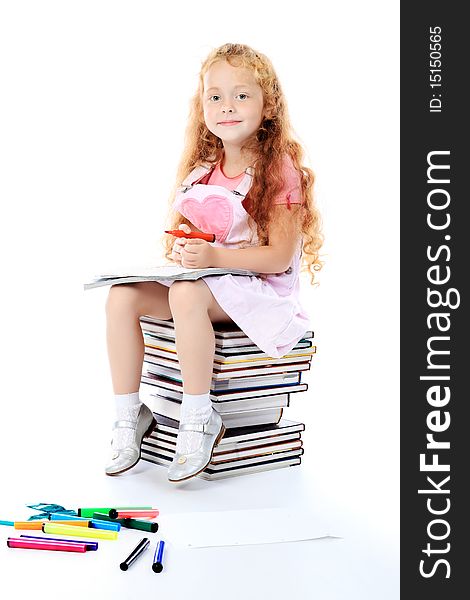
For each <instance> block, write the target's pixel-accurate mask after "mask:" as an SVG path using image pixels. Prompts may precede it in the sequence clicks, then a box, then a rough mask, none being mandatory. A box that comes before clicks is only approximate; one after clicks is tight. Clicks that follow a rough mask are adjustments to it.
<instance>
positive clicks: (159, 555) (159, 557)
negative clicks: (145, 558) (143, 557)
mask: <svg viewBox="0 0 470 600" xmlns="http://www.w3.org/2000/svg"><path fill="white" fill-rule="evenodd" d="M164 547H165V542H164V541H163V540H160V541H159V542H158V544H157V547H156V548H155V554H154V555H153V563H152V571H153V572H154V573H161V572H162V571H163V548H164Z"/></svg>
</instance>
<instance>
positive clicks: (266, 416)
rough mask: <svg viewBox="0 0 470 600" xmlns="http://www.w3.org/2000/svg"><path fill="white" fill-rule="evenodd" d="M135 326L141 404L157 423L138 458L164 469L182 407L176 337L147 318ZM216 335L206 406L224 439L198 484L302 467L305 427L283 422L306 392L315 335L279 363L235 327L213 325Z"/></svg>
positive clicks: (167, 324) (170, 455)
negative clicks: (139, 341) (141, 349)
mask: <svg viewBox="0 0 470 600" xmlns="http://www.w3.org/2000/svg"><path fill="white" fill-rule="evenodd" d="M140 323H141V327H142V331H143V334H144V340H145V357H144V368H143V371H142V380H141V387H140V392H141V398H142V400H143V401H144V402H146V404H147V405H148V406H149V407H151V408H152V410H153V412H154V415H155V418H156V420H157V427H156V429H155V430H154V432H153V433H152V435H151V436H150V437H149V438H147V439H145V440H144V441H143V443H142V458H143V459H144V460H147V461H150V462H153V463H155V464H159V465H168V464H169V463H170V462H171V460H172V458H173V456H174V454H175V448H176V437H177V433H178V425H179V416H180V406H181V401H182V399H183V383H182V377H181V370H180V365H179V362H178V356H177V353H176V343H175V330H174V325H173V322H172V321H163V320H160V319H154V318H152V317H147V316H145V317H142V318H141V319H140ZM214 332H215V344H216V348H215V355H214V366H213V375H212V384H211V390H210V398H211V401H212V405H213V407H214V409H215V410H217V412H218V413H219V414H220V416H221V417H222V421H223V423H224V425H225V427H226V432H225V435H224V437H223V438H222V440H221V442H220V443H219V444H218V446H217V447H216V448H215V450H214V454H213V456H212V460H211V462H210V463H209V465H208V467H207V468H206V469H205V470H204V471H203V472H202V473H201V474H200V475H199V477H202V478H204V479H210V480H212V479H221V478H225V477H231V476H236V475H242V474H245V473H253V472H257V471H267V470H271V469H280V468H282V467H288V466H293V465H298V464H300V461H301V458H300V457H301V455H302V454H303V448H302V440H301V432H302V431H303V430H304V429H305V425H304V424H303V423H298V422H294V421H288V420H286V419H284V418H282V417H283V410H284V408H285V407H287V406H289V403H290V400H291V396H292V394H294V393H298V392H304V391H306V390H307V389H308V385H307V384H306V383H303V382H302V381H301V377H302V372H303V371H308V370H309V369H310V366H311V361H312V355H313V354H314V353H315V350H316V348H315V346H313V344H312V338H313V332H312V331H307V332H306V333H305V336H304V337H303V338H302V339H301V340H300V341H299V342H298V343H297V344H296V346H295V347H294V348H293V349H292V350H291V352H289V353H288V354H286V355H285V356H283V357H281V358H271V357H269V356H267V355H266V354H265V353H264V352H262V351H261V350H260V349H259V348H258V347H257V346H256V345H255V344H254V343H253V342H252V341H251V340H250V339H249V338H248V337H247V336H246V335H245V334H244V333H243V331H241V330H240V329H237V328H235V327H234V325H233V324H225V323H217V324H215V326H214Z"/></svg>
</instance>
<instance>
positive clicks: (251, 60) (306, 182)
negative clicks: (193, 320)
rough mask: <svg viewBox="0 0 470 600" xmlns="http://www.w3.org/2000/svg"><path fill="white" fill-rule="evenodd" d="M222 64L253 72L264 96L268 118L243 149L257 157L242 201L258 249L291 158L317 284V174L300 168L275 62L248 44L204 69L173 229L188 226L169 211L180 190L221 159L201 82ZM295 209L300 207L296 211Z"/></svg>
mask: <svg viewBox="0 0 470 600" xmlns="http://www.w3.org/2000/svg"><path fill="white" fill-rule="evenodd" d="M223 60H225V61H227V62H228V63H229V64H230V65H232V66H235V67H245V68H249V69H251V71H252V72H253V74H254V76H255V78H256V81H257V82H258V84H259V86H260V87H261V89H262V91H263V99H264V114H265V115H267V116H265V117H264V118H263V121H262V122H261V124H260V126H259V129H258V131H257V132H255V134H254V135H253V136H252V137H251V138H250V139H248V140H247V141H246V142H245V144H244V146H243V148H242V150H244V151H245V150H246V151H249V153H250V155H251V156H253V163H252V164H253V166H254V177H253V182H252V186H251V188H250V191H249V193H248V195H247V197H246V199H245V201H244V206H245V209H246V210H247V212H248V214H249V216H250V217H251V219H250V222H251V226H255V227H256V229H257V233H258V238H259V243H260V245H267V244H268V242H269V235H268V230H269V225H270V222H271V219H272V216H273V211H272V206H273V200H274V198H275V197H276V195H277V194H278V193H279V192H280V191H281V190H282V188H283V164H284V160H285V157H286V156H288V157H289V158H290V159H291V161H292V164H293V166H294V168H295V170H296V171H297V172H298V174H299V177H300V182H301V200H302V204H301V205H298V204H295V205H292V206H291V207H290V208H291V214H292V218H294V219H295V221H296V225H297V231H298V234H299V235H301V236H302V251H303V252H302V267H301V270H302V271H303V272H307V273H309V274H310V282H311V283H312V284H313V283H314V279H315V272H316V271H318V270H320V269H321V267H322V264H323V263H322V261H321V260H320V256H319V250H320V248H321V246H322V243H323V235H322V232H321V218H320V214H319V211H318V209H317V207H316V205H315V203H314V199H313V183H314V174H313V172H312V170H311V169H309V168H307V167H305V166H302V160H303V155H304V152H303V149H302V147H301V145H300V144H299V142H297V141H296V140H295V139H294V135H293V132H292V128H291V124H290V120H289V116H288V112H287V106H286V101H285V98H284V94H283V93H282V90H281V86H280V83H279V81H278V78H277V75H276V73H275V71H274V68H273V66H272V64H271V61H270V60H269V59H268V58H267V57H266V56H264V55H263V54H261V53H259V52H256V51H255V50H253V49H252V48H250V47H249V46H246V45H244V44H224V45H223V46H220V48H217V49H215V50H213V51H212V52H211V53H210V54H209V56H208V57H207V58H206V60H205V61H204V62H203V64H202V67H201V71H200V74H199V85H198V89H197V91H196V94H195V95H194V97H193V99H192V101H191V105H190V115H189V122H188V126H187V129H186V136H185V148H184V152H183V155H182V157H181V161H180V164H179V167H178V172H177V181H176V185H175V188H174V190H173V194H172V197H171V199H170V211H169V215H170V224H169V227H170V228H171V229H177V228H178V227H179V225H181V224H182V223H189V221H188V220H187V219H185V218H184V217H183V216H182V215H180V214H179V213H176V212H174V211H172V210H171V204H172V202H173V199H174V193H175V192H176V189H177V187H178V186H179V185H180V184H181V182H182V181H183V180H184V179H185V178H186V177H187V176H188V175H189V173H191V171H192V170H193V169H194V168H195V167H196V166H198V165H200V164H201V163H212V164H217V163H218V162H219V161H221V160H222V158H223V153H224V150H223V145H222V140H221V139H220V138H218V137H217V136H215V135H214V134H213V133H212V132H211V131H209V129H208V128H207V126H206V124H205V122H204V113H203V105H202V97H203V91H204V81H203V78H204V76H205V74H206V72H207V71H208V69H209V68H210V67H211V66H212V65H213V64H214V63H215V62H217V61H223ZM294 206H295V207H296V208H295V209H294V210H292V208H293V207H294ZM163 243H164V247H165V256H166V258H169V257H170V255H171V250H172V246H173V240H172V239H169V236H166V238H165V239H164V240H163Z"/></svg>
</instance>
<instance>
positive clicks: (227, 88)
mask: <svg viewBox="0 0 470 600" xmlns="http://www.w3.org/2000/svg"><path fill="white" fill-rule="evenodd" d="M302 155H303V152H302V148H301V146H300V145H299V143H298V142H296V141H295V140H294V139H293V136H292V132H291V127H290V123H289V119H288V115H287V109H286V104H285V99H284V95H283V93H282V91H281V87H280V84H279V81H278V79H277V76H276V73H275V72H274V69H273V67H272V65H271V63H270V61H269V60H268V59H267V58H266V57H265V56H264V55H262V54H260V53H258V52H255V51H254V50H253V49H252V48H250V47H248V46H245V45H242V44H225V45H224V46H221V47H220V48H218V49H216V50H214V51H213V52H212V53H211V54H210V55H209V56H208V57H207V59H206V61H205V62H204V63H203V65H202V68H201V72H200V78H199V88H198V90H197V92H196V95H195V96H194V98H193V101H192V104H191V114H190V119H189V124H188V127H187V133H186V146H185V150H184V154H183V157H182V160H181V163H180V167H179V172H178V178H177V190H176V195H175V197H174V200H173V202H172V206H171V210H170V215H171V224H170V228H171V229H177V228H181V229H183V230H184V231H185V232H186V233H188V232H190V231H204V232H207V233H214V234H215V236H216V240H215V242H214V243H209V242H206V241H204V240H202V239H185V238H176V239H175V238H171V239H167V240H166V254H165V256H166V257H167V258H170V259H172V260H173V261H175V262H177V263H178V264H181V265H182V266H183V267H192V268H205V267H223V268H242V269H248V270H251V271H254V272H256V273H259V274H260V275H259V276H256V277H255V276H232V275H222V276H211V277H206V278H203V279H199V280H197V281H175V282H168V283H165V284H163V283H157V282H145V283H136V284H130V285H122V284H121V285H116V286H113V287H111V289H110V293H109V298H108V302H107V306H106V309H107V343H108V354H109V362H110V366H111V375H112V381H113V388H114V393H115V395H116V396H115V400H116V412H117V421H116V423H115V426H114V430H113V441H112V450H113V453H112V456H111V459H110V463H109V464H108V466H107V467H106V473H107V474H108V475H116V474H118V473H122V472H124V471H126V470H127V469H130V468H131V467H133V466H134V465H135V464H136V463H137V462H138V460H139V458H140V446H141V443H142V439H143V438H144V437H145V436H146V435H149V434H150V433H151V431H152V429H153V428H154V426H155V421H154V418H153V414H152V412H151V411H150V410H149V409H148V408H147V406H145V404H142V403H141V402H140V400H139V384H140V377H141V372H142V363H143V358H144V343H143V336H142V332H141V329H140V325H139V317H140V316H142V315H150V316H154V317H157V318H159V319H173V321H174V327H175V333H176V349H177V353H178V360H179V364H180V367H181V374H182V380H183V400H182V405H181V416H180V425H179V432H178V437H177V442H176V454H175V458H174V460H173V462H172V463H171V465H170V467H169V469H168V478H169V480H170V481H182V480H185V479H189V478H190V477H194V476H195V475H197V474H198V473H200V472H201V471H202V470H203V469H205V468H206V467H207V465H208V464H209V462H210V460H211V457H212V452H213V450H214V447H215V446H216V445H217V443H218V442H219V441H220V439H221V438H222V436H223V434H224V426H223V424H222V420H221V418H220V416H219V414H218V413H217V412H216V411H215V410H213V408H212V404H211V401H210V399H209V393H210V386H211V379H212V368H213V358H214V352H215V338H214V330H213V326H212V323H214V322H229V323H235V324H236V325H237V326H238V327H240V328H241V329H242V330H243V331H244V332H245V334H246V335H247V336H248V337H249V338H250V339H251V340H252V341H253V342H254V343H255V344H256V345H257V346H258V347H259V348H260V349H261V350H262V351H264V352H266V353H267V354H268V355H269V356H271V357H275V358H277V357H280V356H284V355H285V354H287V353H288V352H289V351H290V350H291V349H292V348H293V347H294V346H295V345H296V344H297V342H298V341H299V340H300V339H301V338H302V336H303V335H304V334H305V331H306V330H307V329H309V328H310V327H309V321H308V317H307V314H306V312H305V310H304V309H303V308H302V307H301V305H300V302H299V271H300V266H301V259H302V253H303V260H304V263H305V266H306V270H307V271H308V272H309V274H310V276H311V282H312V283H313V280H314V272H315V271H317V270H318V269H319V268H320V267H321V263H320V260H319V255H318V252H319V249H320V246H321V243H322V236H321V232H320V218H319V214H318V212H317V209H316V207H315V205H314V203H313V199H312V187H313V174H312V172H311V171H310V169H308V168H306V167H303V166H302V165H301V161H302ZM168 238H169V236H168Z"/></svg>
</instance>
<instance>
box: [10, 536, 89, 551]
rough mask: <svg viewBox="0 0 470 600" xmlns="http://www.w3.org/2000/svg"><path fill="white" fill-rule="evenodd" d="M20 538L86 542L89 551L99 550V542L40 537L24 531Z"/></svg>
mask: <svg viewBox="0 0 470 600" xmlns="http://www.w3.org/2000/svg"><path fill="white" fill-rule="evenodd" d="M20 538H26V539H28V540H50V541H51V542H63V543H69V544H85V546H86V549H87V551H88V550H98V542H86V541H83V542H80V541H77V540H64V539H63V538H51V537H39V536H38V535H25V534H24V533H23V534H21V535H20Z"/></svg>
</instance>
